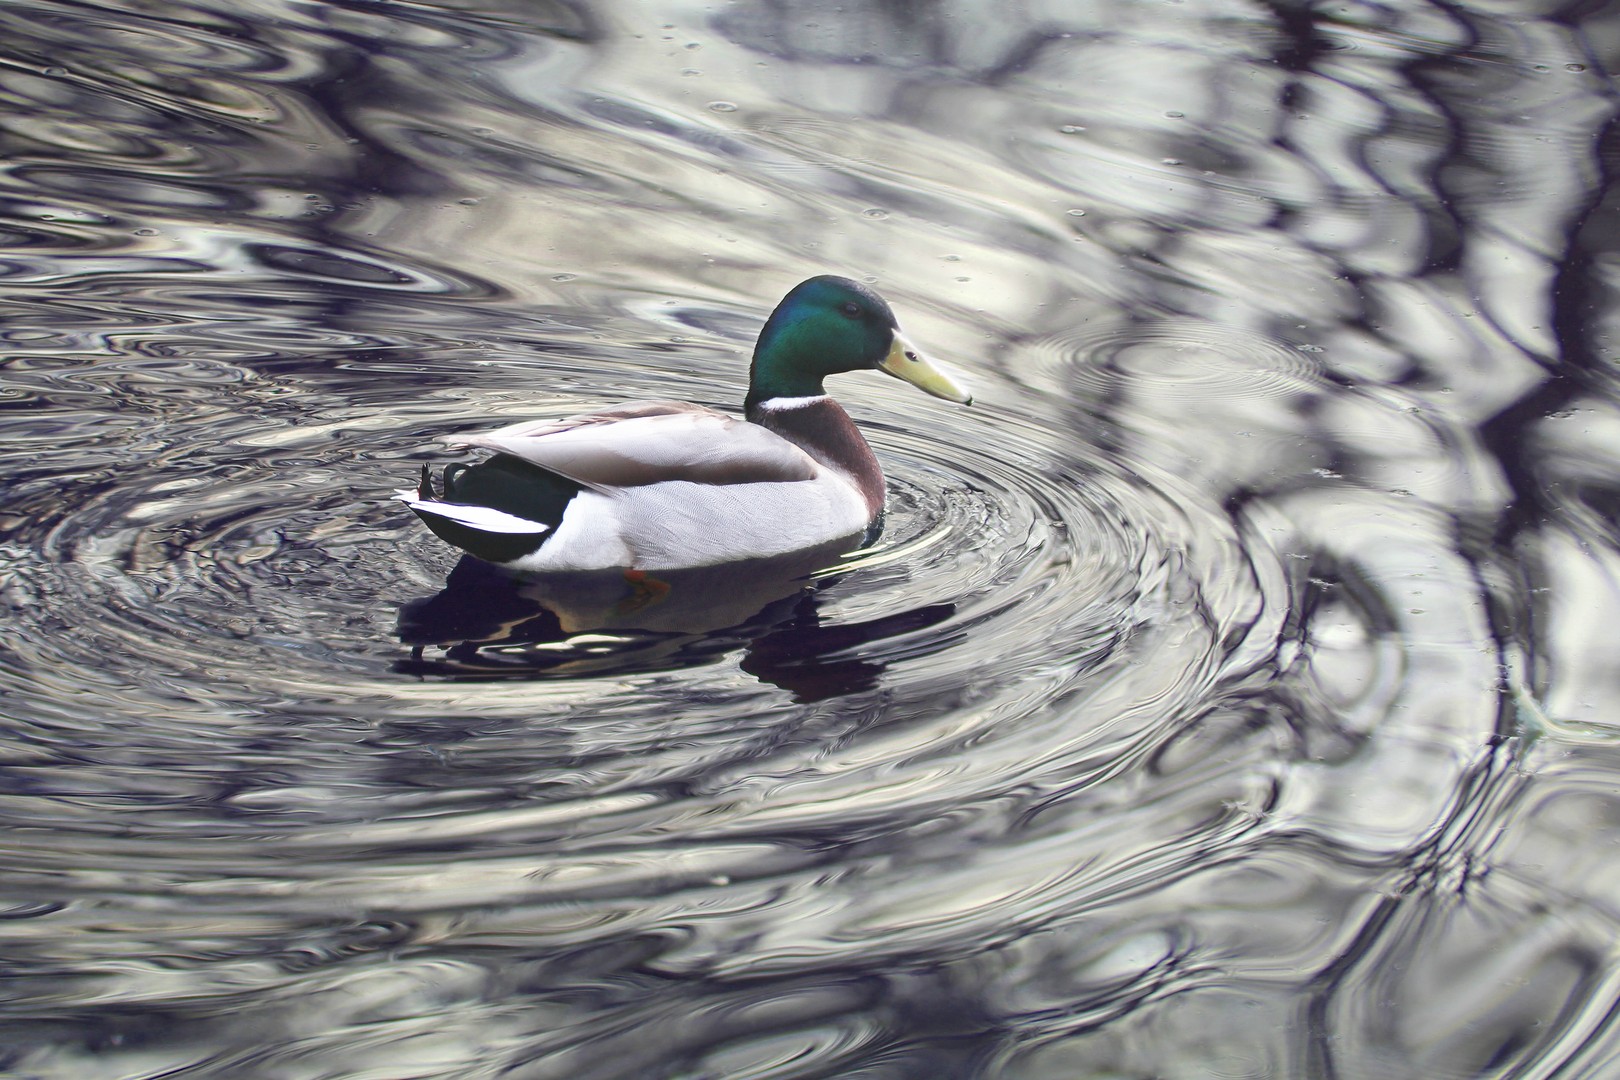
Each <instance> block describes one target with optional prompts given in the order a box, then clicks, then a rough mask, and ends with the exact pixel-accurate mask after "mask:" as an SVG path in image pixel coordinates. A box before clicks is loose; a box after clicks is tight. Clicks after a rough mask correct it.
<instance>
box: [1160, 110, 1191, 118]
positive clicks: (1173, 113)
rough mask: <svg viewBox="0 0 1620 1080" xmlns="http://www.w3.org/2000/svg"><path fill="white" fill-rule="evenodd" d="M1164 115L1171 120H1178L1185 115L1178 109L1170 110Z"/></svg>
mask: <svg viewBox="0 0 1620 1080" xmlns="http://www.w3.org/2000/svg"><path fill="white" fill-rule="evenodd" d="M1164 115H1166V116H1168V117H1169V118H1170V119H1172V120H1180V119H1181V118H1183V117H1184V116H1186V115H1187V114H1186V113H1184V112H1181V111H1180V110H1178V109H1171V110H1170V111H1169V112H1167V113H1165V114H1164Z"/></svg>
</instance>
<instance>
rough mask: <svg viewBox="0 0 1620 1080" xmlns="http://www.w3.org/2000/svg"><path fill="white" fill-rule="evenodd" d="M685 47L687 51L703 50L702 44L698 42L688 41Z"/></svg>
mask: <svg viewBox="0 0 1620 1080" xmlns="http://www.w3.org/2000/svg"><path fill="white" fill-rule="evenodd" d="M686 47H687V48H688V49H701V48H703V43H702V42H699V41H688V42H687V43H686Z"/></svg>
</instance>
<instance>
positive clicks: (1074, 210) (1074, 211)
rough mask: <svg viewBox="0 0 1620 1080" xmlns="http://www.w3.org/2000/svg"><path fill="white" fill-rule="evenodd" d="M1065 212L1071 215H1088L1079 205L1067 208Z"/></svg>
mask: <svg viewBox="0 0 1620 1080" xmlns="http://www.w3.org/2000/svg"><path fill="white" fill-rule="evenodd" d="M1064 213H1066V214H1068V215H1069V216H1070V217H1085V216H1086V212H1085V211H1084V210H1082V209H1080V208H1079V207H1078V206H1076V207H1073V208H1072V209H1069V210H1065V211H1064Z"/></svg>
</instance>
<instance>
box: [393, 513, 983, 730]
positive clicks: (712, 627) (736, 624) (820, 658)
mask: <svg viewBox="0 0 1620 1080" xmlns="http://www.w3.org/2000/svg"><path fill="white" fill-rule="evenodd" d="M858 542H859V537H855V538H852V539H851V540H841V541H838V542H837V543H834V544H829V545H826V546H824V547H820V548H816V549H813V550H810V551H804V552H795V553H794V554H792V555H786V556H781V557H778V558H773V559H762V560H755V561H751V562H740V563H728V564H726V565H724V566H711V567H700V568H696V569H691V570H676V571H666V572H662V573H658V574H655V575H636V574H625V573H622V572H619V571H612V572H604V573H600V574H566V575H555V576H523V575H516V574H512V573H509V572H507V571H504V570H501V569H499V568H498V567H495V566H491V565H490V564H489V563H486V562H482V561H480V560H478V559H474V558H472V557H471V556H468V557H466V558H464V559H462V561H461V562H459V563H457V564H456V567H455V569H454V570H452V571H451V572H450V576H449V577H448V578H447V579H446V580H445V584H444V588H443V590H441V591H440V592H438V593H436V594H435V595H433V596H428V597H423V598H421V599H418V600H412V601H410V602H408V603H406V604H405V605H404V606H403V607H401V608H400V613H399V638H400V641H402V642H403V643H405V644H406V645H409V646H411V647H412V651H411V657H410V659H409V660H404V661H401V662H400V663H398V664H397V665H395V669H396V670H398V671H401V672H405V673H410V674H418V675H428V676H436V677H441V678H459V679H521V678H535V677H540V676H589V675H608V674H627V673H633V672H646V671H662V670H669V669H672V668H682V667H692V666H696V665H700V664H707V663H712V662H714V661H716V660H718V659H720V658H721V657H723V656H725V655H727V654H730V653H733V652H736V651H738V650H741V651H742V652H743V656H742V658H741V661H740V667H741V668H742V670H743V671H746V672H748V673H749V674H750V675H753V676H754V677H755V678H757V679H759V680H760V681H762V682H766V683H771V684H773V685H776V686H779V687H782V688H783V689H784V690H787V691H789V692H791V693H792V694H793V696H794V697H795V699H797V700H799V701H802V702H812V701H821V700H824V699H826V698H830V697H836V696H839V695H842V694H850V693H856V692H859V691H861V690H866V689H870V688H871V687H873V686H875V685H876V684H877V680H878V677H879V676H880V675H881V674H882V673H883V670H884V668H885V666H886V664H885V663H884V662H883V661H881V660H876V659H872V658H870V657H866V656H863V655H862V654H863V649H862V647H863V646H866V645H870V644H872V643H874V642H878V641H882V640H883V639H885V638H891V637H894V636H897V635H899V634H904V633H908V632H911V631H915V630H919V629H923V628H925V627H929V626H933V625H935V624H937V623H940V622H943V621H944V620H945V619H947V618H949V617H950V615H951V613H952V612H953V610H954V608H955V605H953V604H933V605H928V606H925V607H920V608H916V609H914V610H911V611H905V612H902V613H900V614H897V615H890V616H886V617H884V618H880V619H873V620H870V621H868V622H861V623H846V624H833V625H823V623H822V621H821V617H820V614H819V610H818V609H819V606H820V597H819V595H818V594H819V592H820V590H821V589H822V588H824V587H826V586H827V585H828V584H829V583H830V582H831V581H832V580H833V579H830V578H820V579H813V578H812V576H811V575H813V574H814V573H815V572H816V571H817V570H821V569H823V568H825V567H828V566H830V565H833V564H835V563H836V562H837V561H838V558H839V556H840V555H842V554H843V553H844V552H847V551H849V550H850V549H851V548H852V547H854V546H855V544H856V543H858ZM430 649H431V650H434V651H435V652H436V653H437V650H439V649H442V650H443V652H442V653H437V655H429V650H430Z"/></svg>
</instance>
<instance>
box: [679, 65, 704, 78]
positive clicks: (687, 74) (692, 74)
mask: <svg viewBox="0 0 1620 1080" xmlns="http://www.w3.org/2000/svg"><path fill="white" fill-rule="evenodd" d="M702 74H703V72H701V71H699V70H698V69H697V68H682V69H681V77H682V78H685V79H693V78H696V77H697V76H699V75H702Z"/></svg>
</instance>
